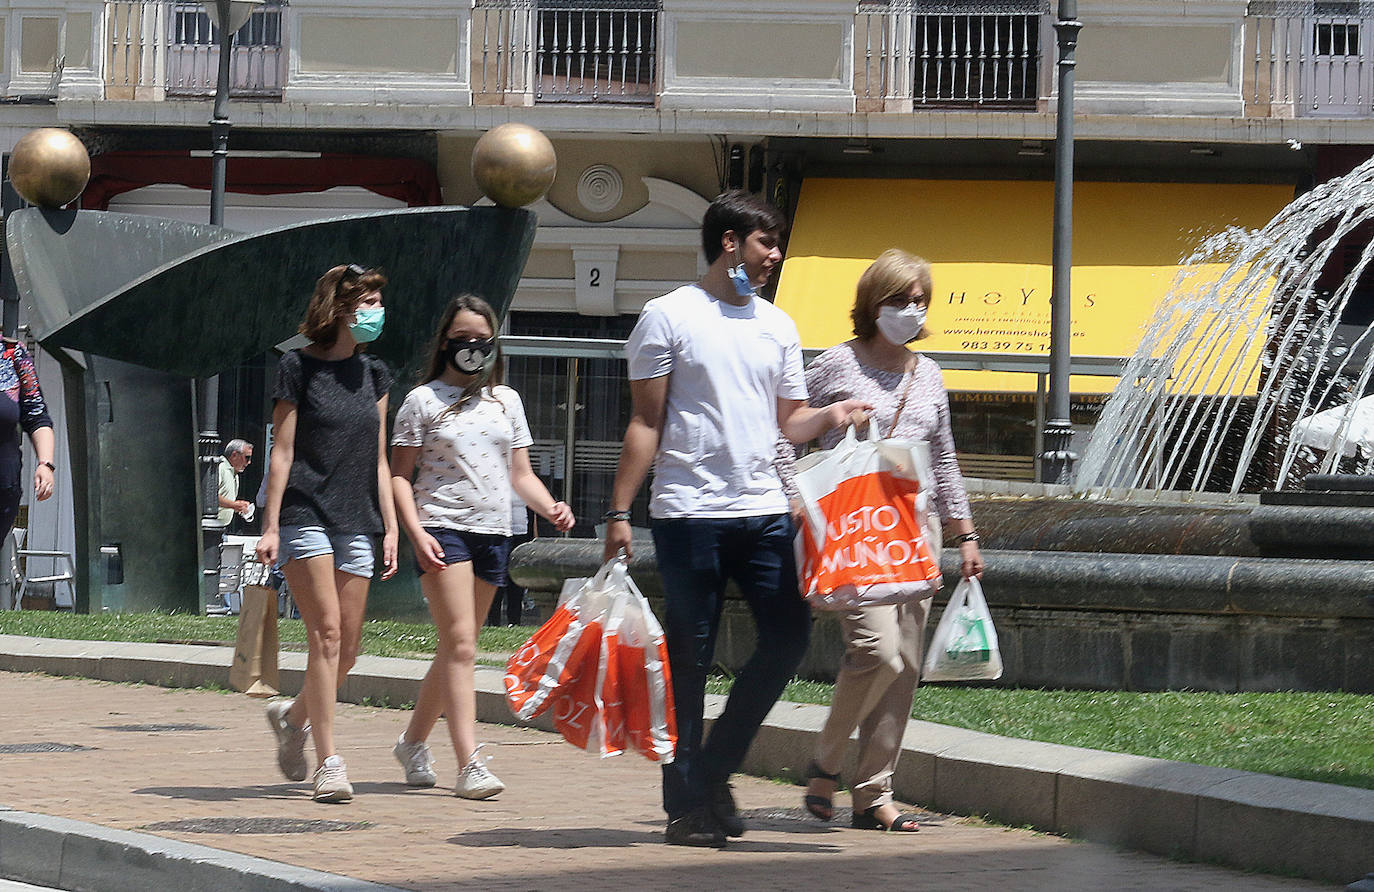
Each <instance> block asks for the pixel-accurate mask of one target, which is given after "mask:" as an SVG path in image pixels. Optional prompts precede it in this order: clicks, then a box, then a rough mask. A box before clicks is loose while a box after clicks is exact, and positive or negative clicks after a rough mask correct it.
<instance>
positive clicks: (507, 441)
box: [391, 294, 573, 799]
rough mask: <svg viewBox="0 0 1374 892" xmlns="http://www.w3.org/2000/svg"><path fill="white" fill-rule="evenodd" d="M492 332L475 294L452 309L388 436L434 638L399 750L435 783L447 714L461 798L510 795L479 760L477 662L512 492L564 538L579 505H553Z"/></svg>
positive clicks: (492, 316)
mask: <svg viewBox="0 0 1374 892" xmlns="http://www.w3.org/2000/svg"><path fill="white" fill-rule="evenodd" d="M497 324H498V323H497V319H496V313H494V312H493V311H492V309H491V306H490V305H488V304H487V302H486V301H484V300H482V299H481V298H479V297H474V296H473V295H468V294H464V295H459V296H458V297H456V298H454V299H453V300H452V301H450V302H449V305H448V308H447V309H446V310H445V311H444V315H443V318H442V320H441V322H440V324H439V331H438V334H437V335H436V336H435V339H434V346H433V348H432V350H431V352H430V357H429V365H428V369H427V371H426V372H425V375H424V377H423V378H422V380H423V381H424V382H425V383H423V384H421V385H420V386H419V387H416V388H415V389H414V390H412V391H411V392H410V393H408V394H407V395H406V398H405V401H404V402H403V403H401V408H400V410H399V411H397V413H396V426H395V429H394V430H393V432H392V437H391V474H392V477H391V485H392V488H393V490H394V492H395V497H396V509H397V512H398V513H399V515H400V519H401V526H402V527H404V528H405V531H406V535H407V536H409V537H410V541H411V543H412V544H413V545H414V546H415V562H416V566H417V567H418V569H419V571H420V589H421V591H423V592H424V595H425V600H426V601H428V602H429V611H430V614H431V615H432V616H433V617H434V625H435V627H436V628H437V630H438V632H439V647H438V650H437V651H436V652H435V656H434V662H433V663H432V664H431V665H430V667H429V671H428V672H427V673H425V679H424V681H423V682H422V683H421V685H420V695H419V697H417V698H416V700H415V710H414V711H413V712H412V713H411V718H410V724H409V725H408V726H407V727H406V730H405V733H403V734H402V735H401V737H400V739H398V740H397V741H396V746H395V747H394V748H393V749H392V752H393V754H394V755H395V756H396V759H397V761H399V762H400V763H401V765H402V766H404V768H405V778H406V783H407V784H410V785H411V786H416V787H432V786H434V784H435V782H436V780H437V778H436V777H435V774H434V763H433V760H432V758H431V757H430V752H429V746H428V745H427V744H426V743H425V741H426V739H428V737H429V734H430V732H431V731H432V730H434V725H435V723H436V722H438V720H439V716H440V714H443V715H446V716H448V732H449V738H450V739H451V740H452V741H453V750H454V752H455V753H457V755H458V764H459V766H460V767H459V771H458V781H457V783H456V784H455V789H454V793H455V794H456V795H458V796H461V797H463V798H464V799H487V798H490V797H492V796H495V795H496V794H497V793H500V792H501V791H502V790H504V789H505V785H504V784H503V783H502V782H501V781H500V779H498V778H497V777H496V775H494V774H492V773H491V772H490V771H489V770H487V767H486V765H485V763H484V761H483V760H482V759H480V758H479V757H478V755H477V750H478V749H479V747H478V744H477V736H476V719H477V701H476V693H475V680H474V666H475V658H476V653H477V632H478V630H479V628H480V627H481V625H482V622H483V621H484V620H485V619H486V617H487V612H488V610H489V609H490V607H491V601H492V597H493V596H494V595H495V594H496V590H497V589H498V588H500V587H501V586H502V585H504V584H505V582H506V567H507V563H508V561H509V559H510V534H511V526H510V524H511V493H512V490H513V491H514V493H515V495H517V496H519V497H520V498H521V499H523V500H524V501H525V503H526V504H527V505H529V506H530V507H531V508H533V509H534V510H535V511H536V512H538V513H539V514H540V515H542V516H543V517H545V518H547V519H548V520H549V521H550V522H551V523H552V524H553V525H554V526H555V527H557V528H558V529H559V530H560V531H561V530H568V529H571V528H572V525H573V513H572V509H571V508H569V507H568V506H567V505H566V504H564V503H563V502H558V501H555V500H554V498H553V496H551V495H549V491H548V489H546V488H545V486H544V484H543V482H542V481H541V480H540V479H539V478H538V477H537V476H535V473H534V470H533V468H531V467H530V457H529V447H530V445H531V443H532V442H533V441H532V440H531V438H530V429H529V424H528V423H527V422H526V420H525V409H524V406H523V405H522V404H521V402H520V395H519V394H518V393H516V392H515V391H514V390H512V389H511V388H509V387H506V386H505V385H504V384H502V383H501V377H502V375H501V373H502V363H501V355H500V352H499V350H498V348H497V346H496V329H497Z"/></svg>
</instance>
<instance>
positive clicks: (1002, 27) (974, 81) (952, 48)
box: [854, 0, 1049, 111]
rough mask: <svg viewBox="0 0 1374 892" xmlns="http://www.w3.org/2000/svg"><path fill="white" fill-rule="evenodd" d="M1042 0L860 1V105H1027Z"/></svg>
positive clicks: (1036, 88) (1032, 90)
mask: <svg viewBox="0 0 1374 892" xmlns="http://www.w3.org/2000/svg"><path fill="white" fill-rule="evenodd" d="M1048 11H1049V6H1048V2H1047V0H1001V2H998V0H988V2H980V0H968V2H958V0H951V2H942V0H886V2H885V0H860V3H859V6H858V17H857V19H856V21H855V31H854V43H855V60H854V92H855V94H856V95H857V97H858V100H859V106H860V110H864V111H873V110H902V109H903V108H906V107H912V106H916V107H919V106H945V107H973V108H984V107H1005V108H1033V107H1034V106H1035V104H1036V101H1037V100H1038V99H1039V96H1040V67H1041V42H1042V41H1041V35H1042V32H1043V30H1044V27H1043V23H1044V21H1045V16H1046V14H1047V13H1048Z"/></svg>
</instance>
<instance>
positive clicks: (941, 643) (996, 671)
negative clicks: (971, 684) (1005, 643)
mask: <svg viewBox="0 0 1374 892" xmlns="http://www.w3.org/2000/svg"><path fill="white" fill-rule="evenodd" d="M1001 677H1002V654H1001V651H999V650H998V648H997V629H995V628H994V627H993V625H992V614H991V613H990V612H989V611H988V602H987V601H986V600H984V599H983V586H982V584H980V583H979V582H978V579H977V578H976V577H973V578H969V579H963V580H960V581H959V584H958V585H957V586H955V588H954V594H953V595H950V598H949V603H948V604H947V605H945V612H944V615H942V616H941V617H940V624H939V625H938V626H936V627H935V635H934V636H933V637H932V638H931V639H930V648H929V649H928V650H927V651H926V661H925V668H924V669H923V670H922V672H921V681H992V680H994V679H997V678H1001Z"/></svg>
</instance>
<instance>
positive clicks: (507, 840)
mask: <svg viewBox="0 0 1374 892" xmlns="http://www.w3.org/2000/svg"><path fill="white" fill-rule="evenodd" d="M445 842H448V843H450V844H452V845H456V846H468V847H471V848H492V847H510V848H522V849H622V848H624V847H626V846H634V845H652V846H662V845H663V831H662V830H661V829H654V830H644V831H638V830H612V829H608V828H603V827H552V828H548V829H544V830H537V831H536V830H531V829H530V828H528V827H518V828H514V827H513V828H496V829H493V830H474V831H473V832H471V833H460V834H458V835H457V836H450V837H449V838H448V839H447V840H445ZM729 848H730V850H731V851H740V852H754V853H759V852H779V853H793V854H800V853H804V852H811V853H816V852H830V851H838V850H839V849H840V847H839V846H832V845H820V844H816V843H795V844H794V843H778V842H773V841H769V842H750V841H749V838H748V837H747V836H746V837H745V838H744V839H738V840H731V841H730V846H729Z"/></svg>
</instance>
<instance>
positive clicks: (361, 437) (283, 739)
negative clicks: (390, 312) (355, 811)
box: [257, 264, 398, 802]
mask: <svg viewBox="0 0 1374 892" xmlns="http://www.w3.org/2000/svg"><path fill="white" fill-rule="evenodd" d="M385 284H386V279H385V278H383V277H382V275H381V273H379V272H377V271H376V270H368V269H363V268H362V267H360V266H357V265H356V264H349V265H347V266H336V267H334V268H333V269H331V270H330V271H329V272H327V273H325V274H324V275H323V276H321V277H320V279H319V281H318V282H316V283H315V293H314V295H313V296H312V297H311V299H310V305H309V307H308V308H307V310H306V315H305V321H304V322H303V323H302V324H301V328H300V331H301V334H303V335H305V336H306V337H307V338H309V339H310V345H309V346H308V347H304V348H302V349H299V350H292V351H291V352H290V353H287V354H286V355H285V356H283V357H282V359H281V365H280V366H279V368H278V374H277V387H276V391H275V392H274V394H273V397H274V399H275V400H276V404H275V406H274V408H273V410H272V424H273V433H274V435H275V436H274V440H273V443H272V457H271V461H270V465H269V470H268V480H267V504H266V506H265V507H264V509H263V526H262V530H263V532H262V537H261V538H260V539H259V540H258V549H257V550H258V560H260V561H262V562H263V563H279V564H280V565H281V566H282V569H283V572H285V574H286V580H287V582H288V583H289V584H290V586H291V592H292V594H293V595H294V596H295V598H296V606H297V607H299V608H300V612H301V619H303V620H304V621H305V629H306V633H307V636H308V639H309V646H310V652H309V657H308V658H307V662H306V668H305V683H304V684H303V685H302V686H301V692H300V695H299V696H298V697H297V698H296V699H295V700H280V701H278V702H276V703H273V704H272V705H270V706H268V707H267V722H268V724H269V725H271V726H272V731H273V732H274V733H275V734H276V737H277V764H278V765H279V766H280V767H281V770H282V773H283V774H285V775H286V776H287V778H288V779H290V780H305V777H306V774H307V772H308V767H307V764H306V757H305V741H306V737H307V735H309V736H313V738H314V741H315V754H316V756H317V757H318V760H319V764H318V767H317V768H316V769H315V777H314V783H315V793H314V798H315V799H316V800H318V801H320V802H346V801H347V800H349V799H352V798H353V787H352V786H351V785H350V784H349V783H348V775H347V773H346V771H345V770H344V763H343V760H342V759H341V758H339V755H338V753H337V752H336V751H335V749H334V701H335V694H336V691H337V689H338V686H339V685H341V684H342V683H343V680H344V678H345V676H347V675H348V670H349V669H350V668H352V666H353V663H354V661H355V660H356V659H357V655H358V643H359V639H360V637H361V635H362V622H363V608H364V606H365V605H366V603H367V589H368V584H369V582H370V581H371V578H372V570H373V564H374V562H375V554H374V541H375V540H376V539H377V537H381V539H382V562H383V567H384V569H383V571H382V578H383V579H386V578H388V577H390V576H391V575H392V574H394V573H395V572H396V541H397V535H398V530H397V526H396V511H395V505H394V502H393V501H392V494H391V471H390V469H389V467H388V466H387V461H386V403H387V391H389V390H390V389H391V384H392V375H391V373H390V372H389V371H388V370H387V367H386V365H385V364H384V363H383V362H382V361H381V360H380V359H377V358H376V357H373V356H369V355H368V354H366V353H364V352H362V351H363V348H364V347H365V346H366V345H367V344H368V343H370V342H371V341H373V340H375V339H376V338H377V336H378V335H379V334H381V331H382V322H383V319H384V318H385V311H384V310H383V308H382V292H381V288H382V286H383V285H385Z"/></svg>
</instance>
